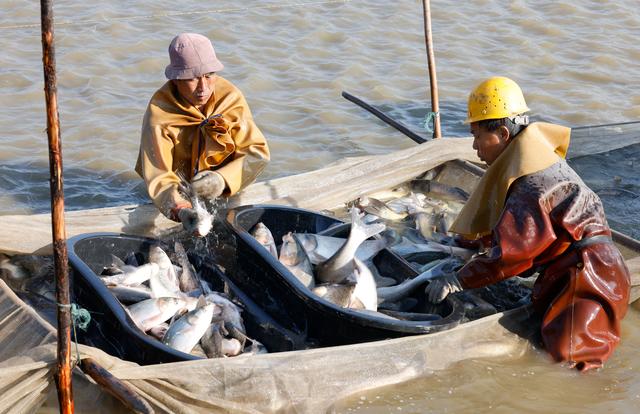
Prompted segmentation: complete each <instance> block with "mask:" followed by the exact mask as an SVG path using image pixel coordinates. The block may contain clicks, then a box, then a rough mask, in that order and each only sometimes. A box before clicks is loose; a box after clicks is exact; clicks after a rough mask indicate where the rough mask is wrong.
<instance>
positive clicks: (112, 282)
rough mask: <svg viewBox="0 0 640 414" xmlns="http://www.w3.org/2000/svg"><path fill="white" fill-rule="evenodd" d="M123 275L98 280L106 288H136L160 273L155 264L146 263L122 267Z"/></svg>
mask: <svg viewBox="0 0 640 414" xmlns="http://www.w3.org/2000/svg"><path fill="white" fill-rule="evenodd" d="M122 270H123V273H120V274H117V275H113V276H103V277H101V278H100V279H101V280H102V282H103V283H104V284H105V285H107V286H116V285H121V286H137V285H140V284H142V283H144V282H146V281H147V280H149V279H151V277H152V276H153V275H154V274H156V273H158V272H159V271H160V267H159V266H158V265H157V264H156V263H147V264H143V265H142V266H138V267H133V266H127V265H125V266H123V268H122Z"/></svg>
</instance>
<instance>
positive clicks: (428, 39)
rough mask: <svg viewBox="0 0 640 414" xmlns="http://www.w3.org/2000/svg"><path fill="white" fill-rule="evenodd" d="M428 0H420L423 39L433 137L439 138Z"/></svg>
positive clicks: (436, 84) (436, 86)
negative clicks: (432, 114)
mask: <svg viewBox="0 0 640 414" xmlns="http://www.w3.org/2000/svg"><path fill="white" fill-rule="evenodd" d="M429 3H430V2H429V0H422V11H423V15H424V39H425V43H426V44H427V63H428V65H429V84H430V87H431V88H430V89H431V111H432V112H434V113H435V114H436V115H435V117H434V119H433V137H434V138H440V137H441V136H442V133H441V132H440V105H439V104H438V79H436V62H435V57H434V54H433V43H432V40H431V39H432V36H431V5H430V4H429Z"/></svg>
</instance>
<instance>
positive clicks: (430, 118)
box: [422, 112, 440, 132]
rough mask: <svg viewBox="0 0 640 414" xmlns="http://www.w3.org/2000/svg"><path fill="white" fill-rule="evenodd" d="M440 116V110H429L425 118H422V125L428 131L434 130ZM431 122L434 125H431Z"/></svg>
mask: <svg viewBox="0 0 640 414" xmlns="http://www.w3.org/2000/svg"><path fill="white" fill-rule="evenodd" d="M438 116H440V112H427V115H425V117H424V120H422V127H423V128H424V129H425V130H426V131H427V132H433V129H434V128H435V123H436V117H438ZM431 124H433V127H432V126H431Z"/></svg>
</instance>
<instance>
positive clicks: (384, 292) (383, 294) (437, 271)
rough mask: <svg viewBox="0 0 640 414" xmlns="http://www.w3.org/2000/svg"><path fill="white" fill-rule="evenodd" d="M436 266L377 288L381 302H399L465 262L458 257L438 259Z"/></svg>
mask: <svg viewBox="0 0 640 414" xmlns="http://www.w3.org/2000/svg"><path fill="white" fill-rule="evenodd" d="M437 262H438V263H436V264H435V265H434V266H432V267H431V268H430V269H428V270H426V271H425V272H423V273H421V274H419V275H417V276H416V277H414V278H410V279H406V280H404V281H402V282H401V283H399V284H398V285H396V286H390V287H381V288H378V289H377V292H378V300H379V301H380V302H383V301H386V302H397V301H399V300H400V299H402V298H404V297H406V296H408V295H409V294H410V293H411V292H412V291H413V290H414V289H415V288H417V287H418V286H420V285H422V284H424V283H426V282H427V281H428V280H430V279H433V278H434V277H438V276H442V275H444V274H446V273H451V272H453V271H455V270H456V269H458V268H460V267H461V266H462V265H463V263H462V262H461V261H460V260H459V259H456V258H450V259H445V260H440V261H437Z"/></svg>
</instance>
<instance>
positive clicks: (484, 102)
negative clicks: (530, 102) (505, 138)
mask: <svg viewBox="0 0 640 414" xmlns="http://www.w3.org/2000/svg"><path fill="white" fill-rule="evenodd" d="M527 111H529V107H528V106H527V103H526V102H525V101H524V95H523V94H522V89H520V87H519V86H518V84H517V83H515V82H514V81H512V80H511V79H509V78H505V77H502V76H494V77H493V78H489V79H487V80H485V81H484V82H482V83H481V84H480V85H478V86H476V88H475V89H474V90H473V91H472V92H471V93H470V94H469V103H468V105H467V119H466V120H465V121H464V123H465V124H469V123H471V122H477V121H484V120H485V119H501V118H511V117H515V116H516V115H519V114H522V113H524V112H527Z"/></svg>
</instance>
